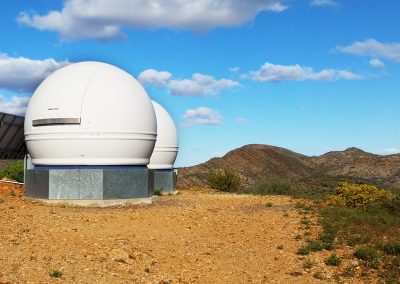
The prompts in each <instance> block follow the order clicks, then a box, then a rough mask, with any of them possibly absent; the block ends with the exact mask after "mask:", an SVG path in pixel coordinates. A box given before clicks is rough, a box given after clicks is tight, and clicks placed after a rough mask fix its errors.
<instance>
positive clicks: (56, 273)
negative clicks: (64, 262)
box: [49, 270, 62, 278]
mask: <svg viewBox="0 0 400 284" xmlns="http://www.w3.org/2000/svg"><path fill="white" fill-rule="evenodd" d="M49 275H50V277H54V278H60V277H61V276H62V272H61V271H59V270H53V271H51V272H50V273H49Z"/></svg>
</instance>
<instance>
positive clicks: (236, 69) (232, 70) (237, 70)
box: [228, 66, 240, 73]
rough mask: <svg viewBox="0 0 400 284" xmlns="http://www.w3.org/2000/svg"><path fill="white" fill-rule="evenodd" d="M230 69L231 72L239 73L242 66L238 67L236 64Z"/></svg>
mask: <svg viewBox="0 0 400 284" xmlns="http://www.w3.org/2000/svg"><path fill="white" fill-rule="evenodd" d="M228 70H229V72H231V73H237V72H239V71H240V68H239V67H237V66H235V67H231V68H229V69H228Z"/></svg>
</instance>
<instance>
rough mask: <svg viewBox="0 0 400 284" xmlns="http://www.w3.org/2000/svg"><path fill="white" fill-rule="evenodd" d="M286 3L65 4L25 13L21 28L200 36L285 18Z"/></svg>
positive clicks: (105, 35)
mask: <svg viewBox="0 0 400 284" xmlns="http://www.w3.org/2000/svg"><path fill="white" fill-rule="evenodd" d="M286 1H287V0H246V1H241V0H202V1H192V0H168V1H165V0H152V1H143V0H113V1H109V0H65V2H64V6H63V8H62V10H60V11H49V12H48V13H47V14H45V15H39V14H36V13H33V14H32V13H28V12H21V13H20V15H19V16H18V18H17V21H18V22H19V23H22V24H25V25H28V26H31V27H34V28H37V29H39V30H48V31H55V32H57V33H58V34H59V35H60V37H61V38H62V39H64V40H74V39H80V38H85V39H101V40H112V39H119V38H121V37H123V34H122V32H121V29H123V28H132V29H162V28H167V29H183V30H192V31H195V32H204V31H209V30H211V29H213V28H215V27H236V26H241V25H243V24H244V23H247V22H250V21H252V20H253V19H254V18H255V17H256V15H257V14H258V13H261V12H264V11H272V12H281V11H283V10H285V9H287V8H288V7H287V6H285V5H284V4H283V3H284V2H286Z"/></svg>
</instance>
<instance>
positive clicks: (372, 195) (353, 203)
mask: <svg viewBox="0 0 400 284" xmlns="http://www.w3.org/2000/svg"><path fill="white" fill-rule="evenodd" d="M394 197H395V196H394V195H393V193H391V192H390V191H388V190H385V189H379V188H377V187H376V186H374V185H368V184H351V183H348V182H343V183H340V184H339V186H338V187H337V188H336V190H335V194H334V195H331V196H330V199H331V200H333V201H335V202H337V203H338V204H340V205H345V206H348V207H353V208H355V207H366V206H367V205H370V204H373V203H377V202H385V201H390V200H393V199H394Z"/></svg>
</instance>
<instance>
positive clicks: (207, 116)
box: [181, 107, 222, 127]
mask: <svg viewBox="0 0 400 284" xmlns="http://www.w3.org/2000/svg"><path fill="white" fill-rule="evenodd" d="M182 118H183V119H184V120H185V123H184V124H182V125H181V126H183V127H190V126H192V125H195V124H201V125H219V124H222V116H221V115H220V114H219V113H218V111H216V110H213V109H210V108H207V107H198V108H196V109H188V110H187V111H186V113H185V114H184V115H183V116H182Z"/></svg>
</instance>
